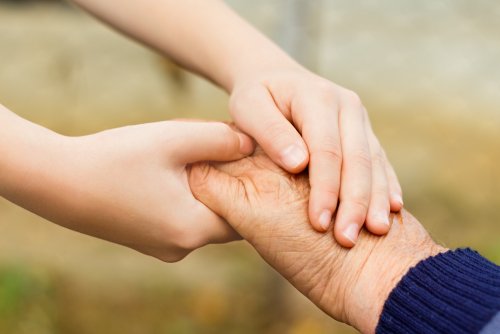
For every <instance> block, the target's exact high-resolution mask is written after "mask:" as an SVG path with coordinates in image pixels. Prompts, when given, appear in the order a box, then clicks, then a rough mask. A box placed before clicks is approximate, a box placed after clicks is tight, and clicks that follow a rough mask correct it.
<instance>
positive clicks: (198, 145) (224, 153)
mask: <svg viewBox="0 0 500 334" xmlns="http://www.w3.org/2000/svg"><path fill="white" fill-rule="evenodd" d="M175 127H176V130H178V131H179V132H180V135H179V136H177V137H176V139H174V140H175V141H176V142H175V145H171V146H172V150H173V151H174V154H173V156H174V157H175V159H176V160H177V162H181V163H192V162H198V161H207V160H213V161H231V160H238V159H241V158H243V157H245V156H247V155H249V154H252V152H253V151H254V149H255V144H254V142H253V140H252V139H251V138H250V137H249V136H247V135H246V134H244V133H242V132H239V131H237V130H235V129H233V128H231V127H230V126H229V125H227V124H224V123H221V122H187V121H186V122H179V121H176V122H175Z"/></svg>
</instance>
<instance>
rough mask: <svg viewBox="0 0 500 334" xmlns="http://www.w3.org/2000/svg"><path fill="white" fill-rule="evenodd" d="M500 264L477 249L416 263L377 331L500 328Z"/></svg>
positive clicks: (457, 331)
mask: <svg viewBox="0 0 500 334" xmlns="http://www.w3.org/2000/svg"><path fill="white" fill-rule="evenodd" d="M499 320H500V267H499V266H497V265H495V264H494V263H492V262H490V261H488V260H486V259H485V258H483V257H482V256H481V255H479V254H478V253H477V252H475V251H473V250H471V249H458V250H455V251H448V252H446V253H442V254H438V255H436V256H433V257H430V258H428V259H425V260H423V261H421V262H420V263H418V264H417V265H416V266H415V267H413V268H411V269H410V270H409V271H408V273H407V274H406V275H405V276H404V277H403V278H402V279H401V281H400V282H399V283H398V284H397V286H396V287H395V288H394V289H393V290H392V292H391V293H390V295H389V297H388V298H387V300H386V302H385V304H384V308H383V310H382V314H381V316H380V319H379V323H378V325H377V329H376V333H429V334H433V333H453V334H460V333H483V334H486V333H500V328H499V326H500V321H499Z"/></svg>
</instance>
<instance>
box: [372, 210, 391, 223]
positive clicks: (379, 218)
mask: <svg viewBox="0 0 500 334" xmlns="http://www.w3.org/2000/svg"><path fill="white" fill-rule="evenodd" d="M374 219H375V221H376V222H377V223H379V224H382V225H386V226H389V216H388V215H387V214H386V213H385V212H380V213H377V214H375V216H374Z"/></svg>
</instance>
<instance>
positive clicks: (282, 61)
mask: <svg viewBox="0 0 500 334" xmlns="http://www.w3.org/2000/svg"><path fill="white" fill-rule="evenodd" d="M256 48H257V49H258V47H256ZM273 48H276V49H275V50H272V49H273ZM270 49H271V50H269V51H268V52H261V53H260V54H259V56H258V57H254V58H253V59H252V58H249V59H247V58H246V56H243V57H241V58H240V59H236V60H234V61H233V63H232V64H231V65H230V66H229V71H228V76H227V79H226V80H225V83H224V84H223V87H224V89H226V90H227V92H228V93H230V94H231V93H232V92H233V91H234V89H235V88H236V87H238V86H241V85H244V84H245V83H247V82H250V81H253V80H260V79H262V80H264V79H265V78H266V76H267V75H266V73H271V72H273V73H276V72H285V71H290V70H293V71H303V70H305V69H304V68H303V67H302V66H301V65H300V64H299V63H297V62H296V61H295V60H294V59H292V58H291V57H290V56H288V55H287V54H286V53H285V52H284V51H282V50H280V49H279V48H278V47H277V46H274V45H272V46H270Z"/></svg>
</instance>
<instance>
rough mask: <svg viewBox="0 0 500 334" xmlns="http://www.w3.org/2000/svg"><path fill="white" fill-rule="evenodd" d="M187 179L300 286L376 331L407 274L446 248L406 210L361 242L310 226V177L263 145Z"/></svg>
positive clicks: (337, 314) (199, 168) (338, 314)
mask: <svg viewBox="0 0 500 334" xmlns="http://www.w3.org/2000/svg"><path fill="white" fill-rule="evenodd" d="M189 182H190V185H191V189H192V191H193V194H194V195H195V197H196V198H197V199H199V200H200V201H201V202H203V203H205V204H206V205H207V206H208V207H209V208H211V209H212V210H214V211H215V212H217V213H218V214H220V215H221V216H222V217H224V218H225V219H226V220H227V221H228V222H229V223H230V224H231V225H232V226H233V227H234V229H235V230H236V231H237V232H238V233H239V234H240V235H241V236H242V237H243V238H245V239H246V240H248V242H250V243H251V244H252V245H253V246H254V247H255V249H256V250H257V252H259V254H260V255H261V256H262V257H263V258H264V259H265V260H266V261H267V262H268V263H269V264H270V265H271V266H273V267H274V268H275V269H276V270H277V271H278V272H280V273H281V274H282V275H283V276H284V277H285V278H286V279H287V280H288V281H290V283H292V284H293V285H294V286H295V287H296V288H297V289H298V290H299V291H300V292H302V293H303V294H304V295H306V296H307V297H308V298H309V299H310V300H311V301H312V302H314V303H315V304H316V305H317V306H318V307H320V308H321V309H322V310H324V311H325V312H326V313H328V314H329V315H331V316H332V317H334V318H335V319H337V320H340V321H343V322H346V323H348V324H350V325H352V326H354V327H356V328H357V329H358V330H360V331H362V332H364V333H371V332H373V331H374V329H375V326H376V324H377V321H378V317H379V315H380V313H381V310H382V307H383V304H384V301H385V299H386V298H387V296H388V294H389V293H390V291H391V290H392V288H393V287H394V286H395V285H396V283H397V282H398V281H399V279H400V278H401V277H402V276H403V275H404V273H405V272H406V271H407V270H408V269H409V268H410V267H411V266H413V265H414V264H416V263H417V262H419V261H420V260H421V259H424V258H426V257H428V256H430V255H434V254H436V253H437V252H439V251H441V250H442V249H441V248H440V247H439V246H436V245H435V244H434V243H433V241H432V240H431V239H430V237H429V235H428V234H427V233H426V231H425V230H424V229H423V227H422V226H421V225H420V224H419V223H418V222H417V221H416V220H415V218H413V217H412V216H411V215H410V214H408V213H407V212H403V213H402V214H401V216H396V217H397V218H394V219H393V223H392V227H391V228H390V231H389V233H388V234H387V236H384V237H376V236H373V235H371V234H369V233H366V232H364V231H362V233H361V236H360V240H359V243H358V245H357V246H356V247H355V248H353V249H352V250H347V249H345V248H343V247H341V246H340V245H338V243H336V242H335V240H334V239H333V238H332V236H331V235H330V234H324V233H318V232H316V231H314V230H312V229H311V228H309V227H308V225H307V222H308V215H307V203H308V197H309V182H308V178H307V176H306V175H304V174H300V175H296V176H295V175H290V174H288V173H286V172H285V171H283V170H282V169H281V168H279V167H278V166H276V165H275V164H274V163H273V162H272V161H271V160H270V159H269V158H268V157H267V156H266V155H265V154H263V152H262V151H261V150H259V151H258V152H256V153H255V154H254V156H252V157H249V158H246V159H242V160H240V161H236V162H231V163H224V164H208V163H201V164H195V165H193V167H192V169H191V171H190V176H189ZM393 217H394V216H393ZM399 220H401V222H399Z"/></svg>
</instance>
